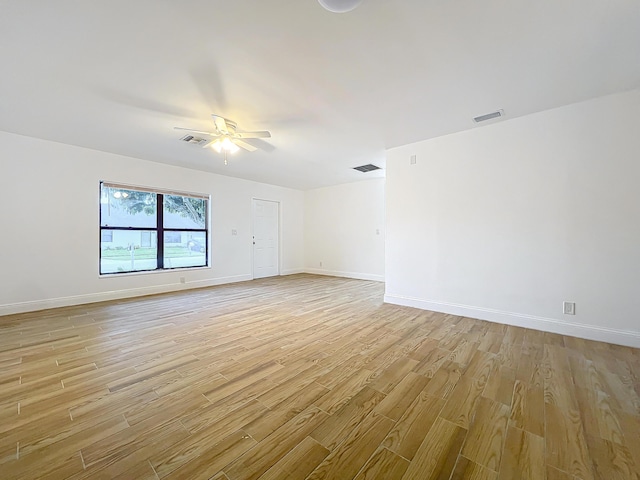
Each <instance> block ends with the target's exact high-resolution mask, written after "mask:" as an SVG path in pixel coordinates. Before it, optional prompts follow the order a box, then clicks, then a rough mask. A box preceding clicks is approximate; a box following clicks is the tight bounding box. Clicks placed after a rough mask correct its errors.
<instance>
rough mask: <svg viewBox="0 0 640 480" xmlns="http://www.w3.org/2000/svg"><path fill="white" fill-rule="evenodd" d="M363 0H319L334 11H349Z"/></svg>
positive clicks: (326, 7)
mask: <svg viewBox="0 0 640 480" xmlns="http://www.w3.org/2000/svg"><path fill="white" fill-rule="evenodd" d="M360 2H362V0H318V3H320V5H322V6H323V7H324V8H325V9H327V10H329V11H330V12H333V13H347V12H350V11H351V10H353V9H354V8H356V7H357V6H358V5H360Z"/></svg>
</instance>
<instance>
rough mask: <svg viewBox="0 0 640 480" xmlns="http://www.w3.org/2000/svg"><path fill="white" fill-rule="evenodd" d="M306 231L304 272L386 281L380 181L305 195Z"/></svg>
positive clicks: (366, 181) (348, 185)
mask: <svg viewBox="0 0 640 480" xmlns="http://www.w3.org/2000/svg"><path fill="white" fill-rule="evenodd" d="M304 225H305V228H304V238H305V265H306V271H307V272H310V273H318V274H324V275H334V276H341V277H351V278H360V279H365V280H378V281H384V178H378V179H373V180H365V181H360V182H355V183H348V184H343V185H336V186H333V187H326V188H318V189H315V190H308V191H306V192H305V221H304ZM320 262H322V266H321V265H320Z"/></svg>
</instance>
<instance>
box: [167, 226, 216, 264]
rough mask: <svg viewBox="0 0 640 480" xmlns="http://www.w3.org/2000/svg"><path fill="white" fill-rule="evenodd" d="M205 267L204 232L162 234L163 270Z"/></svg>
mask: <svg viewBox="0 0 640 480" xmlns="http://www.w3.org/2000/svg"><path fill="white" fill-rule="evenodd" d="M206 265H207V240H206V236H205V233H204V232H164V268H181V267H204V266H206Z"/></svg>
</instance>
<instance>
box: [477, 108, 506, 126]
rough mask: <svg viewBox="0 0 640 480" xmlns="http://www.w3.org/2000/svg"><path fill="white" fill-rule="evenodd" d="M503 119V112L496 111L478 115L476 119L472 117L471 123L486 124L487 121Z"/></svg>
mask: <svg viewBox="0 0 640 480" xmlns="http://www.w3.org/2000/svg"><path fill="white" fill-rule="evenodd" d="M500 117H504V110H497V111H495V112H491V113H485V114H484V115H479V116H477V117H473V121H474V122H475V123H480V122H486V121H487V120H493V119H494V118H500Z"/></svg>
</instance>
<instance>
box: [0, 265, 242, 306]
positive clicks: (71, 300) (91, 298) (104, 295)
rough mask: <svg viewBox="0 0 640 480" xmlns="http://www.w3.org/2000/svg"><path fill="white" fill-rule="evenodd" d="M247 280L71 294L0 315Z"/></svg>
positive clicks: (197, 282) (36, 301)
mask: <svg viewBox="0 0 640 480" xmlns="http://www.w3.org/2000/svg"><path fill="white" fill-rule="evenodd" d="M248 280H252V277H251V275H235V276H232V277H220V278H213V279H207V280H196V281H193V282H187V283H170V284H165V285H154V286H150V287H138V288H128V289H126V290H111V291H108V292H99V293H88V294H84V295H73V296H69V297H58V298H47V299H43V300H33V301H29V302H20V303H10V304H6V305H0V316H2V315H12V314H14V313H24V312H34V311H37V310H45V309H48V308H58V307H70V306H73V305H82V304H85V303H95V302H105V301H108V300H119V299H121V298H132V297H142V296H144V295H155V294H158V293H167V292H177V291H180V290H189V289H193V288H203V287H212V286H214V285H223V284H226V283H236V282H245V281H248Z"/></svg>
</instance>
